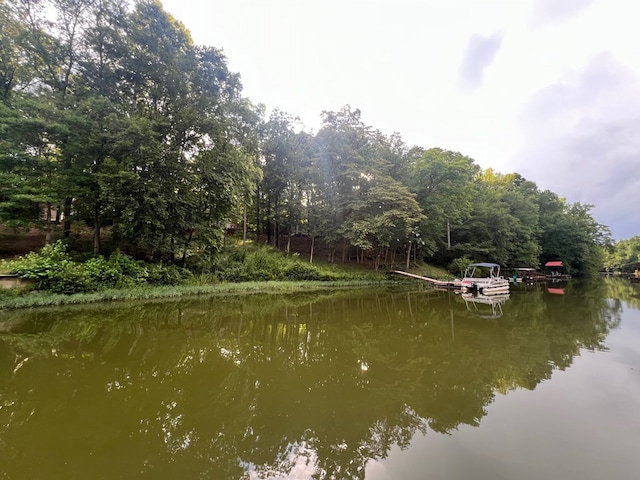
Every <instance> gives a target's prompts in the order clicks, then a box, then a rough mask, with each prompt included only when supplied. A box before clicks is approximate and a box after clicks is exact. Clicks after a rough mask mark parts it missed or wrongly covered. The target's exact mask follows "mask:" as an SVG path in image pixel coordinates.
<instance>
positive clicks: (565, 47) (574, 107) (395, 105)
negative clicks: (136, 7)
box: [162, 0, 640, 240]
mask: <svg viewBox="0 0 640 480" xmlns="http://www.w3.org/2000/svg"><path fill="white" fill-rule="evenodd" d="M162 2H163V5H164V8H165V10H166V11H167V12H169V13H170V14H172V15H173V16H174V17H176V18H177V19H178V20H180V21H181V22H182V23H183V24H184V25H185V26H186V27H187V28H188V29H189V30H190V31H191V34H192V37H193V40H194V42H195V43H196V44H199V45H208V46H214V47H218V48H221V49H222V50H223V52H224V53H225V55H226V57H227V60H228V65H229V68H230V70H232V71H234V72H237V73H239V74H240V76H241V78H242V83H243V93H244V96H246V97H248V98H249V99H251V100H252V101H253V102H254V103H261V104H264V105H265V106H266V107H267V110H268V111H269V110H271V109H274V108H278V109H280V110H283V111H285V112H287V113H289V114H291V115H294V116H298V117H300V119H301V121H302V123H303V124H304V125H305V129H306V130H307V131H314V132H317V130H318V129H319V127H320V118H321V117H320V114H321V112H322V111H325V110H329V111H335V110H339V109H340V108H342V107H343V106H345V105H350V106H351V107H352V108H354V109H355V108H358V109H360V110H361V112H362V120H363V122H364V123H365V124H367V125H370V126H372V127H374V128H376V129H378V130H380V131H382V132H384V133H386V134H392V133H394V132H399V133H400V134H401V136H402V138H403V139H404V141H405V143H407V145H408V146H413V145H418V146H421V147H423V148H427V149H428V148H432V147H440V148H444V149H448V150H453V151H457V152H460V153H462V154H464V155H467V156H469V157H471V158H473V159H474V160H475V161H476V163H477V164H478V165H480V167H482V168H483V169H487V168H493V169H494V170H496V171H498V172H500V173H505V174H506V173H511V172H517V173H519V174H521V175H522V176H524V177H525V178H526V179H527V180H531V181H534V182H535V183H536V184H537V185H538V187H539V188H540V189H541V190H546V189H548V190H551V191H553V192H554V193H556V194H558V195H559V196H561V197H564V198H566V199H567V201H568V202H571V203H573V202H581V203H583V204H591V205H594V208H593V210H592V211H591V213H592V215H593V217H594V218H595V219H596V221H597V222H598V223H601V224H603V225H606V226H608V227H609V228H610V229H611V232H612V234H613V237H614V239H616V240H622V239H626V238H630V237H632V236H636V235H640V171H639V170H640V168H639V167H640V128H639V127H640V33H639V32H640V30H639V29H638V27H637V15H636V12H637V11H638V10H639V9H640V7H638V8H636V7H635V6H634V3H633V2H630V1H628V0H501V1H497V0H485V1H483V0H260V1H257V0H162Z"/></svg>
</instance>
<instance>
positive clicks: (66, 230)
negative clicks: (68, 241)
mask: <svg viewBox="0 0 640 480" xmlns="http://www.w3.org/2000/svg"><path fill="white" fill-rule="evenodd" d="M72 203H73V199H72V198H65V199H64V212H63V214H64V224H63V227H62V236H63V237H64V238H69V236H70V235H71V204H72Z"/></svg>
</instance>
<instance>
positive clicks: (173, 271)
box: [147, 264, 193, 285]
mask: <svg viewBox="0 0 640 480" xmlns="http://www.w3.org/2000/svg"><path fill="white" fill-rule="evenodd" d="M191 278H193V274H192V273H191V272H190V271H189V270H187V269H186V268H180V267H176V266H175V265H163V264H154V265H148V266H147V283H149V284H150V285H177V284H179V283H181V282H183V281H185V280H190V279H191Z"/></svg>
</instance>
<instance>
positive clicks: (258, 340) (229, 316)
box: [0, 282, 637, 478]
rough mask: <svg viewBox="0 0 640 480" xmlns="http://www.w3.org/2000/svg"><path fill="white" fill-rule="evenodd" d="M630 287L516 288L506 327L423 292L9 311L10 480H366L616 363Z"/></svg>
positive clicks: (4, 343) (2, 418)
mask: <svg viewBox="0 0 640 480" xmlns="http://www.w3.org/2000/svg"><path fill="white" fill-rule="evenodd" d="M627 287H628V285H627ZM619 288H622V287H621V286H618V285H614V284H605V283H601V282H596V283H592V284H577V283H571V284H568V285H567V286H566V287H565V292H566V294H565V295H562V296H559V295H552V294H550V293H549V292H548V291H546V289H545V288H544V287H543V286H542V287H539V288H536V289H533V288H530V289H527V287H525V286H523V287H522V288H521V289H519V288H514V289H512V293H511V296H510V298H509V299H508V300H507V299H506V298H505V299H503V301H501V302H500V303H499V306H500V313H501V316H495V317H494V318H495V321H493V320H492V321H489V322H487V321H485V320H484V319H482V318H479V317H478V316H477V315H476V314H475V312H474V311H471V310H470V309H469V304H468V303H469V299H465V298H464V297H462V296H459V295H453V294H450V293H446V292H430V291H422V290H418V291H383V290H380V291H366V292H365V291H348V292H347V291H340V292H333V293H323V294H306V295H300V294H297V295H289V296H276V295H255V296H251V297H248V298H247V297H245V298H238V297H215V298H210V299H198V300H189V301H179V302H171V303H166V302H165V303H147V304H142V305H133V306H132V305H112V306H104V305H102V306H92V307H83V308H66V309H54V310H39V311H30V312H27V311H24V312H15V313H11V314H6V313H5V314H3V316H2V317H1V318H0V332H5V333H4V334H3V335H1V336H0V407H1V408H0V476H2V475H4V478H81V477H89V478H132V477H135V478H138V477H141V478H274V477H275V478H309V477H310V476H311V475H315V478H364V475H365V473H364V472H365V467H366V464H367V462H368V461H369V460H371V459H380V458H384V457H385V456H386V455H387V453H388V451H389V449H390V448H391V447H392V446H394V445H398V446H400V447H401V448H403V447H407V446H408V445H409V443H410V441H411V439H412V437H413V436H414V434H415V433H416V432H423V433H427V432H428V431H429V430H434V431H436V432H442V433H451V432H454V431H455V429H456V428H457V427H458V426H460V425H463V424H466V425H479V423H480V421H481V419H482V418H483V417H484V416H485V415H486V407H487V405H489V404H490V403H491V402H492V401H493V399H494V396H495V395H496V393H497V392H502V393H506V392H508V391H511V390H514V389H520V388H526V389H534V388H535V387H536V385H538V384H539V383H540V382H541V381H542V380H544V379H547V378H549V377H550V376H551V373H552V372H553V370H554V369H565V368H567V367H568V366H569V365H571V363H572V361H573V359H574V358H575V356H576V355H578V354H579V351H580V349H581V348H587V349H591V350H597V349H602V348H603V341H604V339H605V337H606V336H607V334H608V332H609V331H610V329H612V328H614V327H616V325H617V324H618V322H619V321H620V312H621V304H620V301H612V300H608V299H609V298H612V296H611V294H610V293H611V289H619ZM618 293H620V292H618ZM613 298H621V297H620V296H618V297H613ZM629 298H631V299H633V298H634V297H633V291H630V292H629ZM636 301H637V298H636ZM484 306H488V307H490V308H491V307H492V305H484ZM494 306H495V305H494Z"/></svg>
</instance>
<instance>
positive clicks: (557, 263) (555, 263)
mask: <svg viewBox="0 0 640 480" xmlns="http://www.w3.org/2000/svg"><path fill="white" fill-rule="evenodd" d="M544 266H545V267H561V266H562V261H560V260H552V261H550V262H547V263H545V264H544Z"/></svg>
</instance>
